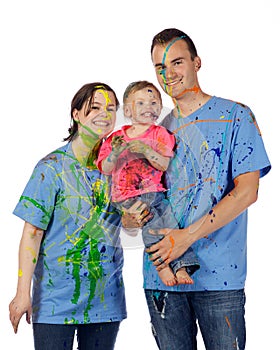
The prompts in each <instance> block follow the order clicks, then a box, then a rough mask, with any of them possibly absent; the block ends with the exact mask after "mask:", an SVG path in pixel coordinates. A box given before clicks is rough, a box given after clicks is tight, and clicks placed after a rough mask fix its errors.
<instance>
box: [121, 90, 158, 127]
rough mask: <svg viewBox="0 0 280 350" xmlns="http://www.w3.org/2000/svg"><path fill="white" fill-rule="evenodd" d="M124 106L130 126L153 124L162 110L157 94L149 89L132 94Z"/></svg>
mask: <svg viewBox="0 0 280 350" xmlns="http://www.w3.org/2000/svg"><path fill="white" fill-rule="evenodd" d="M126 104H127V107H128V109H129V113H128V114H127V116H128V117H130V118H131V121H132V124H154V123H155V122H156V120H157V119H158V117H159V115H160V112H161V109H162V105H161V101H160V98H159V96H158V93H157V91H155V89H153V88H151V87H147V88H145V89H142V90H139V91H136V92H134V93H132V94H131V95H130V96H129V97H128V100H127V103H126ZM129 114H130V115H129Z"/></svg>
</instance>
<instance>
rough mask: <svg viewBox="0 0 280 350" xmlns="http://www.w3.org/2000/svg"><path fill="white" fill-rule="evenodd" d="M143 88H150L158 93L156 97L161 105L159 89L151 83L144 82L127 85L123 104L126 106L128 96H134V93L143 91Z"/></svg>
mask: <svg viewBox="0 0 280 350" xmlns="http://www.w3.org/2000/svg"><path fill="white" fill-rule="evenodd" d="M145 88H152V89H154V90H155V91H156V92H157V93H158V97H159V99H160V103H161V104H162V99H161V94H160V91H159V89H158V88H157V87H156V86H155V85H154V84H152V83H150V82H149V81H146V80H139V81H134V82H133V83H131V84H129V85H128V86H127V88H126V89H125V92H124V94H123V104H124V105H125V104H126V100H127V99H128V97H129V95H130V94H134V93H135V92H136V91H139V90H143V89H145Z"/></svg>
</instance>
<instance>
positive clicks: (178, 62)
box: [174, 61, 182, 66]
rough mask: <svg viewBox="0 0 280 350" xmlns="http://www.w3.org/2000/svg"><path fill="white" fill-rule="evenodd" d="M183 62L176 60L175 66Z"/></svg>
mask: <svg viewBox="0 0 280 350" xmlns="http://www.w3.org/2000/svg"><path fill="white" fill-rule="evenodd" d="M181 63H182V61H176V62H174V66H179V65H180V64H181Z"/></svg>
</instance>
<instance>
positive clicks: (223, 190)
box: [143, 97, 271, 291]
mask: <svg viewBox="0 0 280 350" xmlns="http://www.w3.org/2000/svg"><path fill="white" fill-rule="evenodd" d="M161 125H162V126H164V127H166V128H167V129H168V130H170V131H171V132H173V133H174V134H175V135H176V141H177V148H176V151H175V157H174V158H173V159H172V160H171V163H170V166H169V168H168V170H167V175H166V183H167V188H168V189H169V190H168V197H169V200H170V202H171V205H172V208H173V211H174V213H175V215H176V217H177V220H178V222H179V223H180V227H181V228H184V227H187V226H189V225H190V224H191V223H193V222H195V221H196V220H197V219H199V218H200V217H201V216H203V215H204V214H206V213H207V212H209V211H210V210H211V208H213V207H214V206H215V205H216V204H217V202H219V201H220V200H221V199H222V198H223V197H224V196H226V195H227V194H228V193H229V192H230V191H231V190H232V189H233V187H234V183H233V180H234V178H236V177H237V176H239V175H241V174H244V173H246V172H253V171H257V170H260V177H262V176H264V175H266V174H267V173H268V172H269V170H270V168H271V166H270V162H269V159H268V157H267V154H266V151H265V148H264V144H263V140H262V137H261V134H260V130H259V128H258V125H257V122H256V119H255V116H254V114H253V112H252V111H251V110H250V109H249V108H248V107H247V106H245V105H243V104H240V103H236V102H234V101H230V100H226V99H222V98H218V97H212V98H211V99H210V100H209V101H208V102H207V103H206V104H205V105H204V106H202V107H201V108H200V109H198V110H197V111H195V112H194V113H192V114H191V115H190V116H188V117H186V118H176V117H174V115H173V114H172V113H170V114H169V115H167V116H166V117H165V118H164V120H163V122H162V123H161ZM192 247H193V249H194V252H195V253H196V254H197V256H198V260H199V262H200V266H201V267H200V269H199V270H198V271H197V272H195V274H194V275H193V276H192V277H193V279H194V284H193V285H179V286H174V287H167V286H165V285H164V284H163V283H162V282H161V280H160V278H159V277H158V274H157V272H156V270H155V268H154V266H153V265H152V263H151V262H150V261H149V258H148V255H147V254H146V253H145V254H144V265H143V273H144V287H145V288H146V289H158V290H174V291H195V290H197V291H199V290H230V289H241V288H243V287H244V285H245V279H246V260H247V210H245V211H244V212H243V213H242V214H240V215H239V216H238V217H237V218H236V219H234V220H233V221H232V222H230V223H229V224H227V225H225V226H224V227H222V228H221V229H219V230H217V231H215V232H213V233H212V234H210V235H209V236H208V237H206V238H202V239H200V240H199V241H197V242H195V243H194V244H193V245H192Z"/></svg>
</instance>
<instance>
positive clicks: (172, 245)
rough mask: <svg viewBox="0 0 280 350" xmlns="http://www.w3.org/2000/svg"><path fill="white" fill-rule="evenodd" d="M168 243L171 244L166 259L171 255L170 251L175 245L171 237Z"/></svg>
mask: <svg viewBox="0 0 280 350" xmlns="http://www.w3.org/2000/svg"><path fill="white" fill-rule="evenodd" d="M169 241H170V243H171V248H170V249H169V252H168V255H167V258H166V259H168V258H169V257H170V255H171V253H172V250H173V248H174V245H175V239H174V238H173V237H172V236H169Z"/></svg>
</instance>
